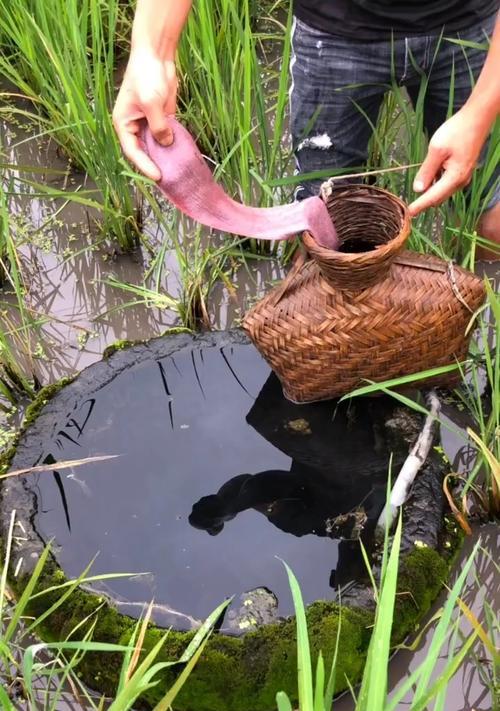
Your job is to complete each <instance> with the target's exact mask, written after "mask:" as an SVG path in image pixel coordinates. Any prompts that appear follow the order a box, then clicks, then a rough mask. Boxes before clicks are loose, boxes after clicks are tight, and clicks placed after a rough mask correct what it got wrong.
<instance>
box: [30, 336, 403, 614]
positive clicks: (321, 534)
mask: <svg viewBox="0 0 500 711" xmlns="http://www.w3.org/2000/svg"><path fill="white" fill-rule="evenodd" d="M81 403H82V404H78V407H77V410H76V411H75V412H74V413H72V415H71V417H68V423H67V426H66V427H65V428H64V429H63V430H61V431H60V432H59V433H58V435H57V436H55V437H54V439H52V440H50V441H47V442H46V444H45V447H44V456H48V457H49V458H50V457H53V458H54V459H53V461H55V460H56V459H57V460H58V461H61V460H65V459H73V458H83V457H87V456H93V455H100V454H116V455H119V457H118V458H117V459H114V460H111V461H107V462H103V463H99V464H87V465H84V466H82V467H78V468H74V469H73V470H64V471H61V472H59V473H58V474H57V473H56V474H54V473H46V474H43V475H40V476H38V477H37V478H36V479H31V480H32V481H33V482H34V484H35V487H36V488H35V490H36V492H37V497H38V511H39V513H38V517H37V527H38V529H39V530H40V532H41V533H42V535H43V537H44V538H45V539H48V538H50V537H54V538H55V539H56V541H57V543H58V544H59V546H60V548H59V550H58V553H57V555H58V558H59V561H60V563H61V564H62V566H63V568H64V570H65V571H66V572H67V573H68V574H69V575H78V574H80V573H81V572H82V570H83V568H84V567H85V565H86V564H87V563H88V562H89V560H90V559H91V558H92V557H93V556H94V555H95V554H96V553H99V556H98V558H97V561H96V563H95V565H94V567H93V570H94V572H96V573H97V572H105V573H113V572H127V573H131V572H134V573H149V575H147V576H144V577H139V578H134V579H123V580H114V581H110V582H108V583H107V590H108V592H109V593H110V594H112V595H113V596H115V597H117V598H119V599H121V600H123V601H125V602H127V603H131V602H142V601H149V600H150V599H151V598H152V597H154V599H155V602H156V603H157V604H158V606H159V608H158V611H157V612H161V613H162V614H163V616H162V615H160V621H164V622H165V623H168V624H175V625H176V626H177V627H179V628H186V627H190V626H191V625H194V624H196V622H197V621H199V620H201V619H203V618H204V617H205V616H206V615H207V614H208V613H209V612H210V611H211V610H212V609H213V608H215V607H216V606H217V605H218V604H219V603H220V602H221V601H222V600H223V599H225V598H226V597H227V596H230V595H236V596H239V595H240V594H242V593H244V592H245V591H248V590H252V589H254V588H257V587H262V586H264V587H266V588H268V589H269V590H271V591H272V592H273V593H274V594H275V595H276V597H277V598H278V601H279V607H278V612H279V614H289V613H291V612H292V602H291V596H290V593H289V589H288V583H287V578H286V575H285V571H284V568H283V565H282V563H281V562H280V561H279V560H278V559H279V558H281V559H283V560H285V561H286V562H287V563H288V564H289V565H290V566H291V567H292V569H293V570H294V572H295V574H296V575H297V577H298V578H299V580H300V581H301V585H302V590H303V594H304V598H305V601H306V602H307V603H309V602H312V601H313V600H315V599H331V598H333V597H334V595H335V587H336V586H338V585H343V584H345V583H346V582H348V581H349V580H350V579H351V578H352V577H353V576H355V575H358V574H359V571H360V570H362V566H361V565H360V561H359V544H358V543H357V542H351V541H350V540H343V541H342V542H341V543H340V544H339V542H338V540H334V538H333V536H339V535H342V536H343V537H344V538H346V539H349V538H353V537H355V536H356V524H357V523H359V522H362V523H366V528H367V530H369V528H370V523H371V522H374V521H375V520H376V518H377V516H378V514H379V512H380V510H381V508H382V504H383V501H384V500H385V487H386V475H387V467H388V462H389V457H390V449H391V447H390V446H389V445H388V443H387V442H386V438H385V430H384V418H387V417H388V415H390V413H391V412H392V410H393V409H394V407H395V404H394V401H393V400H389V401H387V400H385V399H384V398H378V399H375V400H373V401H360V402H359V404H356V405H355V406H354V407H353V406H351V407H350V408H349V409H348V408H347V407H345V406H339V407H338V408H337V409H335V403H332V402H327V403H319V404H316V405H306V406H304V405H302V406H298V405H293V404H291V403H289V402H288V401H286V400H285V399H284V398H283V396H282V391H281V387H280V385H279V383H278V381H277V380H276V379H275V377H274V376H272V375H271V376H270V372H269V368H268V366H267V365H266V364H265V363H264V361H263V360H262V359H261V358H260V356H259V355H258V353H257V352H256V350H255V349H254V348H253V346H250V345H235V346H231V347H226V348H217V347H207V348H203V349H202V350H198V351H190V350H184V351H181V352H180V353H178V354H176V355H175V356H172V357H171V356H169V357H166V358H164V359H162V360H160V361H154V360H148V361H146V362H143V363H141V364H139V365H133V366H132V367H129V368H128V369H126V370H125V371H123V372H122V373H120V374H119V375H117V376H116V377H115V378H114V379H113V380H112V381H111V382H110V383H109V384H108V385H106V386H105V387H103V388H101V389H99V390H97V392H94V393H89V396H88V399H87V398H85V397H84V398H82V400H81ZM396 456H400V458H402V456H403V453H400V455H396ZM339 514H349V515H348V516H346V517H344V518H340V519H338V518H337V519H336V521H332V519H335V518H336V517H338V515H339ZM328 521H329V523H327V522H328ZM162 606H164V607H162ZM124 609H125V611H126V612H129V613H130V614H137V615H138V614H140V612H141V606H140V605H137V606H134V605H129V606H128V607H127V606H125V608H124ZM157 617H158V615H157Z"/></svg>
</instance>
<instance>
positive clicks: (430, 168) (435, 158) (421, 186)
mask: <svg viewBox="0 0 500 711" xmlns="http://www.w3.org/2000/svg"><path fill="white" fill-rule="evenodd" d="M446 157H447V153H446V151H445V150H443V149H442V148H436V147H435V146H433V145H432V143H431V144H430V145H429V150H428V151H427V155H426V157H425V160H424V162H423V163H422V165H421V166H420V169H419V171H418V173H417V175H416V176H415V180H414V181H413V190H414V191H415V192H416V193H423V192H424V190H427V188H428V187H429V186H430V185H432V181H433V180H434V179H435V177H436V176H437V174H438V172H439V169H440V168H441V167H442V165H443V163H444V161H445V160H446Z"/></svg>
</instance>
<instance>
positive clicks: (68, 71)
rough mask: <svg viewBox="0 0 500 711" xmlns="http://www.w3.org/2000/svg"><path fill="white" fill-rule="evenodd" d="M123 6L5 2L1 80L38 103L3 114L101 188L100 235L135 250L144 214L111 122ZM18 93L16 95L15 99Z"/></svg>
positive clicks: (72, 0) (75, 0)
mask: <svg viewBox="0 0 500 711" xmlns="http://www.w3.org/2000/svg"><path fill="white" fill-rule="evenodd" d="M117 18H118V0H111V1H110V2H104V1H103V0H68V1H67V2H66V1H65V2H62V1H59V2H50V3H46V2H33V3H31V4H29V3H28V4H27V3H26V2H25V0H13V1H12V2H11V1H10V0H9V1H8V2H7V0H2V1H1V2H0V32H2V33H3V35H4V36H5V37H7V38H8V40H9V44H8V45H7V47H5V48H2V50H1V51H0V77H3V78H5V79H7V80H9V81H10V82H11V83H12V84H14V86H15V87H16V89H17V92H21V94H22V95H23V96H25V97H27V98H28V99H29V100H30V101H31V102H32V108H31V109H23V108H17V109H16V108H15V107H14V108H13V107H12V106H9V107H6V108H4V113H5V114H8V113H9V112H12V111H14V112H15V113H17V114H19V115H20V116H21V117H27V118H28V119H30V120H33V121H36V122H37V123H38V124H39V125H40V127H41V129H42V130H44V131H48V132H50V134H51V135H52V137H53V138H54V139H55V140H56V141H57V142H58V143H59V144H60V145H61V146H62V149H63V150H64V152H65V153H66V154H67V155H68V156H69V157H70V158H71V160H72V161H73V162H74V164H76V166H77V167H78V168H80V169H83V170H84V171H85V172H86V173H87V175H88V176H89V178H90V179H91V181H92V182H93V183H95V185H96V186H97V188H98V190H99V192H100V193H101V195H102V203H103V213H102V223H101V225H100V227H101V230H102V232H103V233H104V234H106V235H112V236H113V237H114V238H115V239H116V240H117V241H118V244H119V246H120V247H121V248H122V249H125V250H130V249H132V248H133V247H134V246H135V245H136V243H137V239H138V236H139V235H140V232H141V220H140V213H139V210H138V207H137V205H136V204H135V200H134V197H133V194H132V190H131V186H130V178H129V177H128V176H127V175H126V174H125V171H124V170H123V167H122V166H123V165H124V163H123V159H122V157H121V150H120V147H119V144H118V140H117V138H116V134H115V131H114V128H113V125H112V122H111V116H110V106H111V105H112V102H113V98H114V71H115V48H114V45H115V41H116V33H117V21H118V20H117ZM14 93H15V92H14Z"/></svg>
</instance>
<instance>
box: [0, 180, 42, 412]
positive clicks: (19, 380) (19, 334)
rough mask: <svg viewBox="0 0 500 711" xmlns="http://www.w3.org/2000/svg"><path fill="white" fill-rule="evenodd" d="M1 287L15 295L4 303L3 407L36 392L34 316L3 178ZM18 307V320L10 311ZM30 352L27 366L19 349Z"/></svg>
mask: <svg viewBox="0 0 500 711" xmlns="http://www.w3.org/2000/svg"><path fill="white" fill-rule="evenodd" d="M0 287H2V288H3V291H4V292H10V294H12V295H13V299H11V300H10V302H9V303H4V304H2V303H0V310H1V316H0V399H2V398H3V400H4V401H5V403H7V405H5V404H1V403H0V409H9V406H13V405H15V404H16V402H17V399H18V397H19V395H29V396H33V395H34V391H33V383H32V377H33V370H32V368H31V367H30V361H31V349H30V336H29V334H30V328H31V326H32V324H33V319H32V318H31V316H30V315H29V313H28V312H27V310H26V308H25V305H24V293H25V286H24V281H23V276H22V270H21V264H20V260H19V254H18V250H17V244H16V238H15V234H14V230H13V229H12V225H11V218H10V214H9V199H8V192H7V191H6V190H5V188H4V184H3V181H2V180H1V179H0ZM12 309H14V310H15V312H16V315H17V316H18V319H17V323H16V322H14V321H13V320H12V319H11V318H10V316H9V314H10V313H12ZM19 348H20V349H21V351H22V352H24V354H25V356H26V361H27V364H26V367H23V366H21V365H20V361H19V357H18V355H17V352H16V349H19Z"/></svg>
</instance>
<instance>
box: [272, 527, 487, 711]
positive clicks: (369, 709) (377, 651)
mask: <svg viewBox="0 0 500 711" xmlns="http://www.w3.org/2000/svg"><path fill="white" fill-rule="evenodd" d="M400 542H401V518H400V520H399V523H398V526H397V529H396V532H395V534H394V539H393V541H392V544H390V545H389V541H388V539H387V537H386V539H385V542H384V551H383V563H382V573H381V581H380V589H379V590H378V592H377V595H376V599H377V609H376V615H375V624H374V628H373V632H372V636H371V640H370V645H369V649H368V656H367V660H366V665H365V670H364V674H363V679H362V682H361V687H360V689H359V692H358V694H357V696H356V695H355V693H354V690H353V689H351V692H352V694H353V696H354V699H355V708H356V711H396V710H397V709H398V708H401V706H400V704H401V703H402V702H403V700H406V699H407V697H408V696H409V695H411V701H409V702H408V708H409V709H410V711H425V709H428V708H430V707H431V706H430V704H433V706H432V708H434V709H435V711H442V709H444V708H446V706H445V704H446V690H447V685H448V683H449V681H450V679H451V678H452V677H453V676H454V674H456V673H457V671H458V670H459V669H460V667H461V665H462V664H463V662H464V660H465V659H466V657H467V655H468V654H470V653H471V651H472V650H473V646H474V645H475V644H476V643H477V640H478V639H480V640H481V642H482V643H483V645H484V648H485V650H486V651H487V653H488V655H489V657H491V659H492V664H493V667H494V668H495V669H498V663H499V659H500V658H499V654H498V650H497V649H496V648H495V645H494V642H493V640H494V637H492V636H491V634H488V633H487V632H485V630H484V628H483V627H482V625H481V624H480V623H479V622H478V620H477V619H476V618H474V617H473V616H471V615H470V614H469V612H470V611H469V610H468V608H467V606H466V605H465V603H464V602H463V600H462V599H461V594H462V591H463V589H464V586H465V584H466V581H467V576H468V575H469V574H470V571H471V569H472V566H473V564H474V563H475V562H476V560H477V552H478V549H479V546H480V542H479V541H478V543H477V544H476V546H475V547H474V550H473V552H472V553H471V555H470V556H469V558H468V559H467V561H466V562H465V564H464V566H463V568H462V570H461V572H460V575H459V576H458V578H457V580H456V582H455V584H454V585H453V587H452V589H451V590H450V591H449V594H448V597H447V599H446V601H445V602H444V604H443V606H442V608H441V610H440V611H439V613H438V614H437V616H436V618H437V620H438V622H437V624H436V626H435V628H434V631H433V636H432V641H431V643H430V646H429V648H428V650H427V655H426V658H425V659H424V660H423V662H421V663H420V664H419V666H418V667H417V668H416V669H415V671H413V672H412V673H411V674H410V675H409V676H408V677H407V678H406V679H405V680H404V681H403V682H402V683H401V684H400V685H399V686H398V687H397V688H396V689H395V691H394V692H392V693H391V694H388V691H387V677H388V666H389V658H390V654H391V632H392V621H393V614H394V606H395V600H396V590H397V578H398V562H399V548H400ZM287 573H288V578H289V582H290V587H291V590H292V595H293V600H294V606H295V613H296V619H297V660H298V667H297V685H298V694H299V706H298V711H331V709H332V696H333V685H332V679H334V676H335V664H336V659H335V657H336V653H335V655H334V658H333V660H332V664H331V669H330V674H329V679H328V682H327V684H326V687H325V669H324V660H323V657H322V655H321V654H319V655H318V659H317V660H316V669H315V674H314V675H313V660H312V659H311V654H310V649H309V638H308V632H307V622H306V617H305V611H304V603H303V601H302V596H301V593H300V588H299V584H298V582H297V580H296V578H295V576H294V575H293V573H292V571H291V570H290V569H289V568H288V567H287ZM457 608H460V609H461V611H462V612H463V613H464V617H465V619H466V620H467V621H469V622H470V624H471V632H470V634H468V635H467V636H464V635H463V634H461V633H460V631H459V630H460V628H459V625H460V622H461V620H460V617H458V616H456V615H455V617H454V613H455V611H456V610H457ZM490 633H491V630H490ZM447 645H448V649H449V651H448V658H447V661H446V663H445V665H444V668H443V669H442V670H441V671H440V672H439V673H438V674H435V668H436V663H437V661H438V659H439V658H440V657H442V655H443V652H444V651H445V649H446V646H447ZM495 673H496V672H495ZM495 678H496V677H495ZM491 683H492V685H493V684H494V679H493V680H492V682H491ZM493 698H494V696H493ZM276 703H277V708H278V711H292V704H291V703H290V700H289V698H288V697H287V695H286V694H285V693H284V692H282V691H280V692H278V693H277V696H276ZM333 708H334V709H335V703H333Z"/></svg>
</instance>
